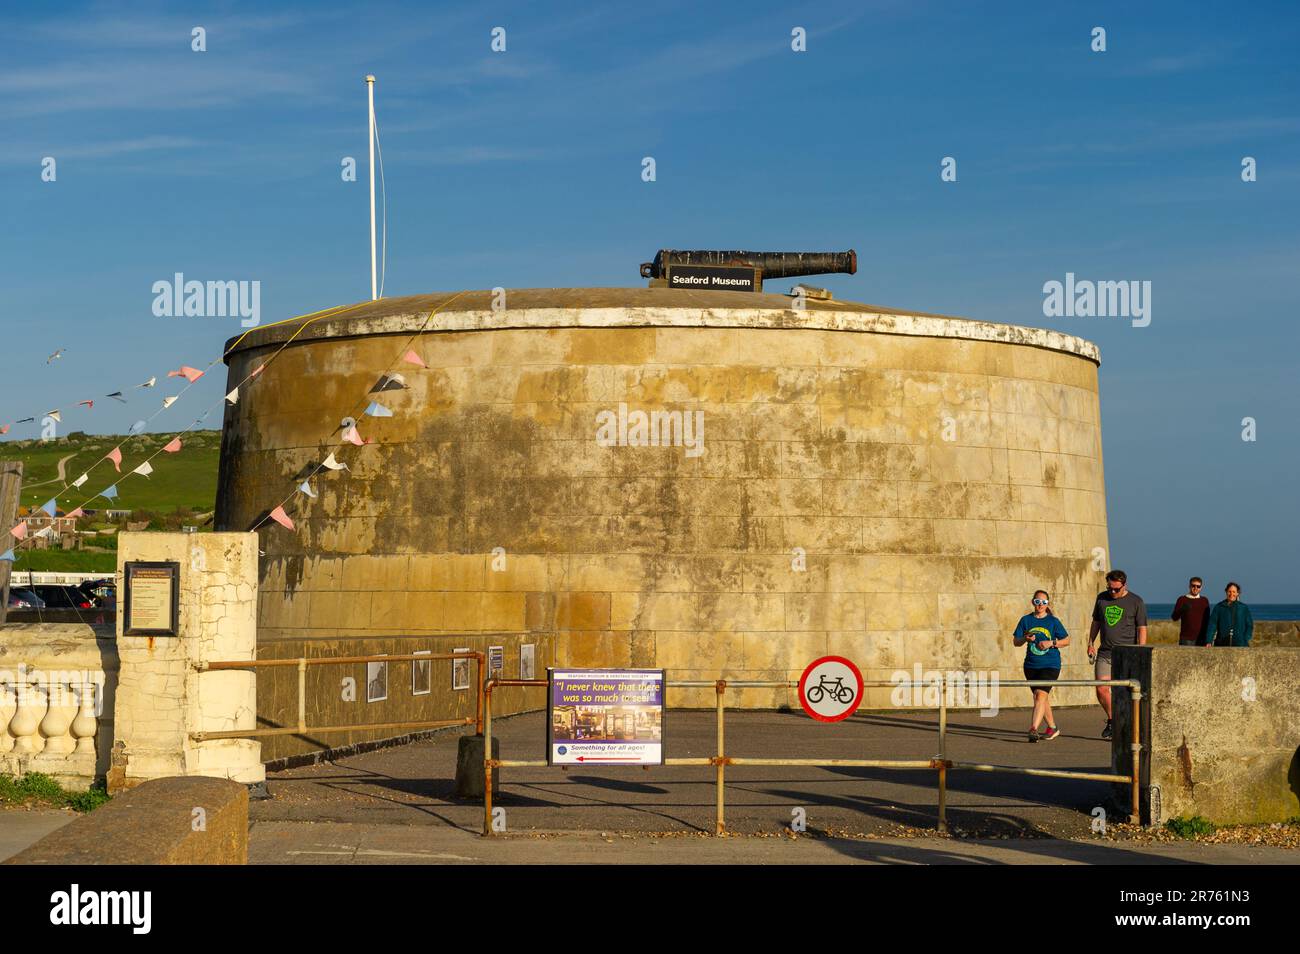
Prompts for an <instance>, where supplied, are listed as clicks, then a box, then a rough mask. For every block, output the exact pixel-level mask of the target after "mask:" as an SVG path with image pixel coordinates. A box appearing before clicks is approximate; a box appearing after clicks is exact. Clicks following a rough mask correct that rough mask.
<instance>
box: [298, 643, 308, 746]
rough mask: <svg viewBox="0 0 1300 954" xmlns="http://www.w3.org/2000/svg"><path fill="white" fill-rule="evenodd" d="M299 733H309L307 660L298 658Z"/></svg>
mask: <svg viewBox="0 0 1300 954" xmlns="http://www.w3.org/2000/svg"><path fill="white" fill-rule="evenodd" d="M298 734H299V735H306V734H307V660H306V659H303V658H301V657H300V658H299V659H298Z"/></svg>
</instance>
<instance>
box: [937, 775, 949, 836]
mask: <svg viewBox="0 0 1300 954" xmlns="http://www.w3.org/2000/svg"><path fill="white" fill-rule="evenodd" d="M939 831H940V833H942V834H947V832H948V762H947V761H946V760H944V759H940V760H939Z"/></svg>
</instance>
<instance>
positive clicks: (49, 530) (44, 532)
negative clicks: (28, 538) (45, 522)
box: [35, 527, 54, 538]
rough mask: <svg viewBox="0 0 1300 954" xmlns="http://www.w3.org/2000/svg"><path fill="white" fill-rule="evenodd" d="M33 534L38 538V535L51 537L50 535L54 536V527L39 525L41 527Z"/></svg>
mask: <svg viewBox="0 0 1300 954" xmlns="http://www.w3.org/2000/svg"><path fill="white" fill-rule="evenodd" d="M35 536H36V537H38V538H40V537H52V536H54V528H53V527H41V529H39V530H37V531H36V534H35Z"/></svg>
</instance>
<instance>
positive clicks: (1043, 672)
mask: <svg viewBox="0 0 1300 954" xmlns="http://www.w3.org/2000/svg"><path fill="white" fill-rule="evenodd" d="M1060 675H1061V670H1059V669H1033V668H1031V667H1029V666H1026V667H1025V678H1026V679H1052V680H1055V679H1056V678H1057V677H1059V676H1060ZM1029 688H1030V689H1032V690H1034V691H1035V692H1051V691H1052V687H1051V686H1030V687H1029Z"/></svg>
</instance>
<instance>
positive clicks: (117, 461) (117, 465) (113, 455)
mask: <svg viewBox="0 0 1300 954" xmlns="http://www.w3.org/2000/svg"><path fill="white" fill-rule="evenodd" d="M104 459H105V460H111V461H112V462H113V469H114V470H116V471H117V472H118V473H119V474H120V473H122V448H120V447H114V448H113V449H112V450H111V451H109V452H108V453H107V454H105V455H104Z"/></svg>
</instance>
